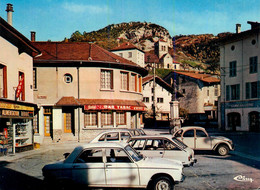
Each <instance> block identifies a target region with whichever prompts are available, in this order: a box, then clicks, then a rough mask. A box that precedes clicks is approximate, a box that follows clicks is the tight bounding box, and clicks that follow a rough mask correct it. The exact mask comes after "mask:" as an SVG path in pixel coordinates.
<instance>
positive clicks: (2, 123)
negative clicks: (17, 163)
mask: <svg viewBox="0 0 260 190" xmlns="http://www.w3.org/2000/svg"><path fill="white" fill-rule="evenodd" d="M35 108H36V105H35V104H32V103H24V102H17V101H11V100H0V155H6V154H15V153H18V152H23V151H27V150H32V149H33V127H32V126H33V123H32V121H33V116H34V111H35Z"/></svg>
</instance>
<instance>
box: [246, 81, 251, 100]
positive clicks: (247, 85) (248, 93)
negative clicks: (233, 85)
mask: <svg viewBox="0 0 260 190" xmlns="http://www.w3.org/2000/svg"><path fill="white" fill-rule="evenodd" d="M249 98H250V83H249V82H247V83H246V99H249Z"/></svg>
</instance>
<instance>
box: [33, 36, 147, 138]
mask: <svg viewBox="0 0 260 190" xmlns="http://www.w3.org/2000/svg"><path fill="white" fill-rule="evenodd" d="M34 40H35V39H33V41H34ZM33 45H34V46H36V47H37V48H39V49H40V50H41V51H42V56H41V57H38V58H35V59H34V70H33V71H34V101H35V102H36V103H37V104H38V106H39V107H40V109H39V112H38V115H37V118H35V131H36V134H35V140H36V141H37V142H39V143H43V142H44V141H50V140H52V141H54V142H59V141H63V140H78V141H80V140H90V139H91V138H93V137H94V136H95V135H96V134H97V133H99V132H101V131H102V130H106V129H117V128H140V127H143V122H142V113H143V112H144V111H146V106H145V105H144V104H143V103H142V98H143V96H142V77H144V76H145V75H147V70H146V69H144V68H142V67H140V66H138V65H137V64H135V63H133V62H132V61H129V60H127V59H124V58H122V57H120V56H118V55H116V54H113V53H111V52H109V51H106V50H104V49H103V48H101V47H99V46H97V45H95V44H90V43H85V42H79V43H76V42H37V41H34V42H33Z"/></svg>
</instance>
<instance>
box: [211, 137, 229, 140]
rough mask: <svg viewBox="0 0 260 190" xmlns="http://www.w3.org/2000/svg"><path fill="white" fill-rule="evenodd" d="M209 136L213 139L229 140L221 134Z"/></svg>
mask: <svg viewBox="0 0 260 190" xmlns="http://www.w3.org/2000/svg"><path fill="white" fill-rule="evenodd" d="M211 138H212V139H214V140H222V141H231V139H229V138H227V137H223V136H211Z"/></svg>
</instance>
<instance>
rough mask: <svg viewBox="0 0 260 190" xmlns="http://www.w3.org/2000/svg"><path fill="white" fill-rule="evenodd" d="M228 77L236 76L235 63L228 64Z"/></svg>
mask: <svg viewBox="0 0 260 190" xmlns="http://www.w3.org/2000/svg"><path fill="white" fill-rule="evenodd" d="M229 76H230V77H235V76H237V62H236V61H231V62H229Z"/></svg>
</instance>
